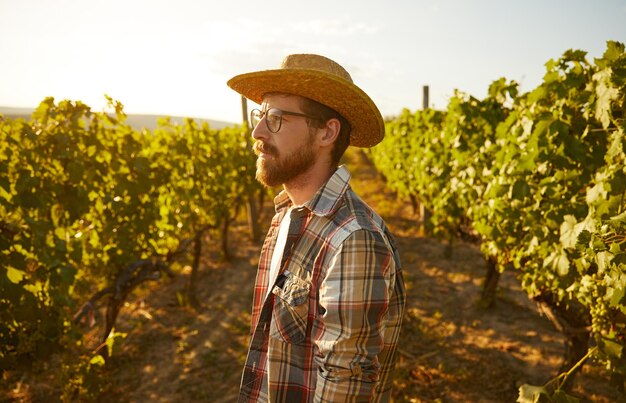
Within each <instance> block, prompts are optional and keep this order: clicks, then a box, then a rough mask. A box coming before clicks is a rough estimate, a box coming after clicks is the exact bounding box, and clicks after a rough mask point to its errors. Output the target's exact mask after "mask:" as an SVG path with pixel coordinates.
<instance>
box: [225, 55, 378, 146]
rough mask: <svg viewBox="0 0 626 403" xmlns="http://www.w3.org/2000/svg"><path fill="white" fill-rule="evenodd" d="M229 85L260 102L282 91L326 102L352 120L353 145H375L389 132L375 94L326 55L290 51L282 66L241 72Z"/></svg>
mask: <svg viewBox="0 0 626 403" xmlns="http://www.w3.org/2000/svg"><path fill="white" fill-rule="evenodd" d="M228 86H229V87H230V88H232V89H233V90H235V91H237V92H238V93H240V94H241V95H243V96H244V97H246V98H248V99H251V100H252V101H254V102H256V103H258V104H261V103H262V102H263V96H264V95H265V94H268V93H271V92H282V93H287V94H294V95H300V96H303V97H306V98H310V99H312V100H314V101H317V102H319V103H321V104H323V105H326V106H328V107H329V108H332V109H334V110H335V111H337V112H338V113H339V114H340V115H341V116H343V117H344V118H345V119H346V120H347V121H348V122H349V123H350V127H351V128H352V130H351V131H350V145H353V146H356V147H372V146H374V145H376V144H378V143H379V142H380V141H381V140H382V139H383V137H384V136H385V125H384V122H383V117H382V116H381V114H380V111H379V110H378V108H377V107H376V105H375V104H374V102H373V101H372V100H371V98H370V97H369V96H368V95H367V94H366V93H365V92H363V90H361V89H360V88H359V87H357V86H356V85H354V83H353V82H352V78H351V77H350V74H348V72H347V71H346V70H345V69H344V68H343V67H341V66H340V65H339V64H337V63H335V62H334V61H332V60H330V59H328V58H326V57H324V56H319V55H309V54H298V55H289V56H287V57H286V58H285V59H284V60H283V62H282V64H281V66H280V68H278V69H275V70H265V71H256V72H253V73H246V74H240V75H238V76H235V77H233V78H231V79H230V80H228Z"/></svg>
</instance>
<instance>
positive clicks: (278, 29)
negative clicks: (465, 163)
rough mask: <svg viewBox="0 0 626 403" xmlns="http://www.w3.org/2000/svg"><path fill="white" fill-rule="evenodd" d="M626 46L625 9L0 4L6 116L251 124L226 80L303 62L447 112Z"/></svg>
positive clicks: (392, 108)
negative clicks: (67, 104)
mask: <svg viewBox="0 0 626 403" xmlns="http://www.w3.org/2000/svg"><path fill="white" fill-rule="evenodd" d="M607 40H617V41H620V42H622V43H625V42H626V0H596V1H590V0H524V1H522V0H520V1H513V0H471V1H470V0H430V1H424V0H413V1H409V0H385V1H383V0H377V1H374V0H341V1H340V0H331V1H328V0H317V1H315V2H301V1H278V0H264V1H248V0H222V1H212V0H176V1H171V0H168V1H165V0H105V1H101V0H0V106H14V107H35V106H37V105H38V104H39V102H41V101H42V100H43V99H44V98H45V97H46V96H53V97H54V98H55V100H57V101H59V100H61V99H71V100H81V101H83V102H84V103H86V104H88V105H90V106H91V107H92V109H94V110H97V111H101V110H104V108H105V105H106V101H105V98H104V95H105V94H108V95H110V96H111V97H113V98H114V99H116V100H118V101H120V102H122V104H124V106H125V111H126V112H127V113H145V114H163V115H171V116H188V117H198V118H208V119H216V120H222V121H228V122H235V123H239V122H241V121H242V114H241V100H240V96H239V95H238V94H237V93H235V92H234V91H232V90H231V89H230V88H228V87H227V85H226V81H227V80H228V79H229V78H231V77H233V76H235V75H237V74H240V73H246V72H251V71H257V70H264V69H272V68H277V67H278V66H279V65H280V62H281V60H282V59H283V57H284V56H286V55H288V54H292V53H317V54H322V55H324V56H327V57H329V58H331V59H333V60H335V61H336V62H338V63H339V64H341V65H342V66H343V67H345V68H346V69H347V70H348V72H349V73H350V75H351V76H352V79H353V80H354V82H355V83H356V84H357V85H358V86H359V87H360V88H361V89H363V90H364V91H365V92H366V93H367V94H368V95H369V96H370V97H371V98H372V99H373V100H374V102H375V103H376V104H377V105H378V107H379V109H380V110H381V112H382V114H383V116H385V117H389V116H394V115H397V114H399V113H400V112H401V111H402V109H403V108H409V109H410V110H416V109H421V107H422V87H423V86H424V85H428V86H429V89H430V106H431V107H434V108H438V109H445V108H446V106H447V104H448V99H449V98H450V96H452V95H453V93H454V90H455V89H458V90H461V91H463V92H466V93H469V94H471V95H473V96H476V97H478V98H483V97H485V96H486V94H487V89H488V87H489V84H490V83H491V82H492V81H494V80H496V79H498V78H500V77H506V78H507V79H509V80H515V81H517V82H518V83H520V86H521V90H522V91H529V90H532V89H533V88H535V87H536V86H537V85H538V84H539V83H540V82H541V79H542V77H543V74H544V72H545V66H544V64H545V63H546V62H547V61H548V60H549V59H552V58H558V57H559V56H561V55H562V54H563V52H565V51H566V50H568V49H581V50H584V51H587V52H588V57H589V60H590V61H592V60H593V58H594V57H599V56H601V55H602V53H603V52H604V50H605V48H606V41H607Z"/></svg>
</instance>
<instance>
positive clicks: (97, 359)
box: [89, 354, 105, 367]
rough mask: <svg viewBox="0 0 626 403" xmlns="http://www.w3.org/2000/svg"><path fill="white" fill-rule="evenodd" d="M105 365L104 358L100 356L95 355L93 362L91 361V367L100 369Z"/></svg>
mask: <svg viewBox="0 0 626 403" xmlns="http://www.w3.org/2000/svg"><path fill="white" fill-rule="evenodd" d="M104 364H105V361H104V357H102V356H101V355H100V354H98V355H94V356H93V357H92V358H91V360H89V365H95V366H98V367H102V366H103V365H104Z"/></svg>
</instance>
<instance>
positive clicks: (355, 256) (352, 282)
mask: <svg viewBox="0 0 626 403" xmlns="http://www.w3.org/2000/svg"><path fill="white" fill-rule="evenodd" d="M393 264H394V263H393V258H392V254H391V252H390V250H389V249H388V248H387V246H386V245H385V242H384V241H383V238H382V236H381V235H380V234H379V233H376V232H372V231H367V230H357V231H355V232H354V233H352V234H351V235H350V236H349V237H348V238H347V239H346V240H345V241H344V242H343V244H342V245H341V247H340V248H339V249H338V250H337V252H336V254H335V256H334V257H333V258H332V260H331V262H330V264H329V266H328V268H327V270H326V271H325V272H324V273H322V276H323V278H322V279H321V281H320V287H319V304H320V324H321V326H320V328H321V331H320V332H319V333H318V334H317V336H316V339H315V343H316V345H317V347H318V354H317V355H316V357H315V360H316V363H317V365H318V367H319V372H318V375H317V384H316V385H317V386H316V390H315V401H316V402H348V401H349V402H368V401H370V400H371V398H372V396H373V394H374V389H375V387H376V384H377V382H378V379H379V374H380V364H379V361H378V354H379V353H380V351H381V350H382V349H383V346H384V332H385V323H386V318H387V312H388V307H389V286H390V283H391V279H390V276H391V273H392V272H393V270H392V269H393Z"/></svg>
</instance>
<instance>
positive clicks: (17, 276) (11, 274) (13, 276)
mask: <svg viewBox="0 0 626 403" xmlns="http://www.w3.org/2000/svg"><path fill="white" fill-rule="evenodd" d="M25 275H26V273H25V272H23V271H21V270H18V269H15V268H13V267H11V266H9V267H8V268H7V277H8V278H9V280H10V281H11V282H12V283H14V284H19V283H20V282H21V281H22V280H23V279H24V276H25Z"/></svg>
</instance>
